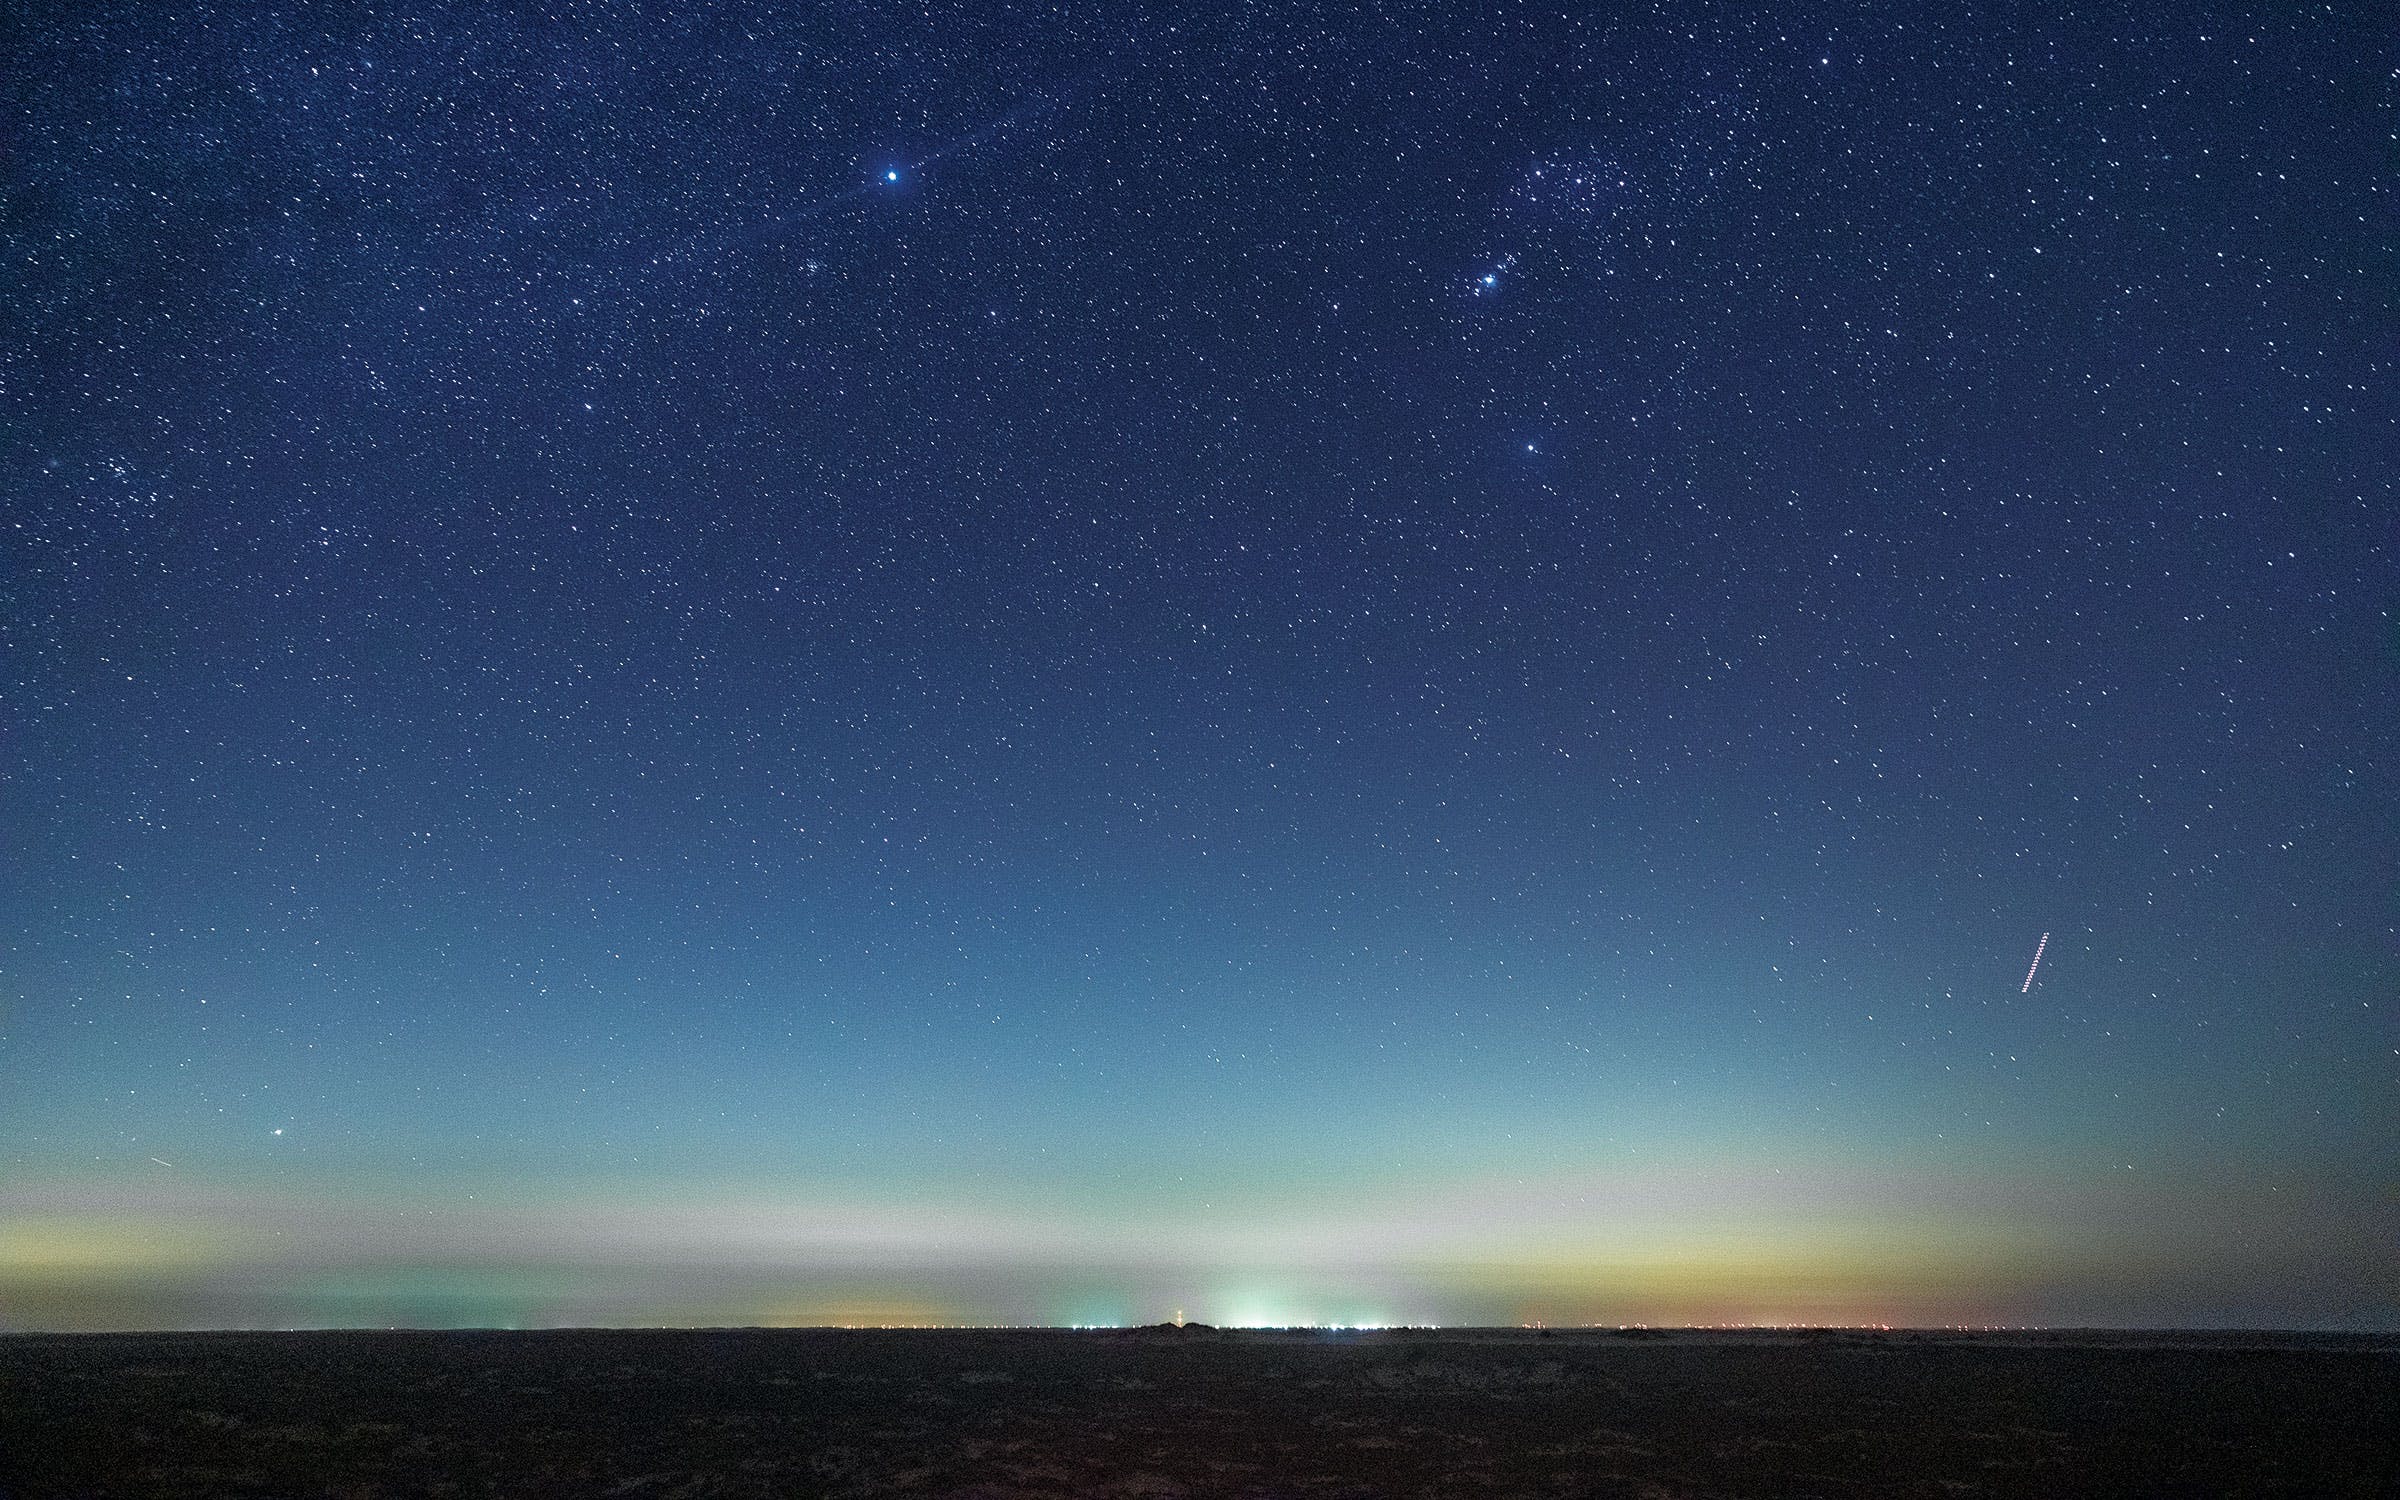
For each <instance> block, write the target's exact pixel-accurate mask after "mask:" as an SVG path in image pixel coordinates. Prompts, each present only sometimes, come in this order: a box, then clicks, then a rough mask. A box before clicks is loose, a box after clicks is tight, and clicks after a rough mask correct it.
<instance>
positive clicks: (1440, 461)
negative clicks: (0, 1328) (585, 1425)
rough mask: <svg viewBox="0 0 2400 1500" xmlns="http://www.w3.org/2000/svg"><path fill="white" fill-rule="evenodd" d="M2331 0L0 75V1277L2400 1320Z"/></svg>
mask: <svg viewBox="0 0 2400 1500" xmlns="http://www.w3.org/2000/svg"><path fill="white" fill-rule="evenodd" d="M2371 30H2372V28H2371V26H2370V25H2369V24H2368V22H2367V20H2366V17H2365V13H2364V12H2362V11H2358V10H2355V9H2349V8H2344V7H2340V6H2330V7H2318V8H2290V7H2286V8H2282V9H2258V10H2253V9H2242V8H2238V7H2222V6H2215V5H2203V6H2200V7H2198V8H2190V7H2174V8H2160V9H2158V10H2156V11H2155V12H2154V13H2151V14H2149V15H2147V16H2143V17H2136V18H2133V19H2131V20H2129V19H2128V18H2127V17H2125V16H2121V15H2112V16H2106V17H2102V16H2097V15H2078V14H2073V13H2068V14H2061V15H2055V16H2037V15H2031V14H2014V13H2012V14H2006V15H2002V14H1991V15H1985V14H1982V13H1979V12H1977V13H1969V12H1961V11H1957V10H1954V9H1945V8H1925V7H1896V8H1887V9H1860V8H1857V7H1848V6H1838V5H1825V4H1808V5H1802V6H1799V7H1796V8H1795V7H1789V6H1786V7H1777V8H1774V9H1773V11H1772V13H1769V12H1768V11H1764V10H1758V9H1754V8H1743V7H1736V6H1724V5H1702V6H1698V7H1694V6H1685V5H1673V6H1669V5H1660V6H1656V7H1649V8H1644V7H1631V8H1615V7H1601V8H1597V9H1593V8H1543V7H1539V6H1520V5H1507V6H1500V7H1489V6H1474V7H1446V6H1436V7H1430V8H1398V9H1377V8H1368V9H1367V10H1364V11H1352V10H1348V9H1339V10H1337V9H1334V8H1325V7H1317V6H1311V5H1294V6H1276V7H1268V8H1264V9H1263V10H1250V11H1243V12H1240V13H1238V14H1233V15H1228V16H1224V17H1219V18H1214V19H1200V20H1195V19H1190V18H1175V19H1170V18H1167V17H1166V16H1165V15H1164V14H1163V13H1153V12H1152V11H1151V10H1149V9H1148V8H1145V7H1134V8H1132V9H1126V8H1123V7H1116V6H1093V7H1088V8H1077V7H1049V6H1025V7H1008V6H993V5H976V6H962V7H955V8H950V9H947V10H942V11H940V12H939V13H938V14H937V13H933V12H925V13H916V12H911V13H902V12H897V11H884V10H878V9H874V8H868V7H847V6H835V7H819V6H803V7H792V6H763V5H761V6H750V5H726V6H719V7H712V8H708V9H705V10H697V11H695V10H692V9H690V8H685V7H651V6H643V5H628V4H595V5H580V4H577V5H568V4H557V5H548V6H537V7H533V8H530V9H526V10H521V11H517V10H512V11H509V12H507V13H505V14H504V13H502V12H501V11H499V10H497V9H495V8H492V7H488V6H480V5H444V4H437V5H434V6H432V7H429V8H428V7H419V8H417V9H414V10H401V9H393V8H389V7H381V6H368V7H364V8H362V9H358V10H355V11H352V10H345V11H343V12H341V13H340V14H339V16H338V17H337V16H335V15H334V14H333V13H330V12H322V11H319V10H316V9H312V8H308V7H295V6H290V5H272V4H270V5H241V6H229V5H223V4H216V3H210V0H200V3H195V4H192V5H186V6H168V7H99V8H95V9H90V10H80V9H77V8H72V7H64V8H54V9H53V10H52V11H50V12H47V13H45V14H44V15H42V16H41V17H39V18H37V19H35V20H34V21H33V22H32V24H30V25H28V26H21V27H19V28H17V29H16V30H15V31H14V32H13V33H12V40H11V41H10V43H9V47H10V49H11V53H12V54H13V55H12V62H13V63H14V64H15V65H16V66H15V68H14V70H13V71H15V72H16V73H17V75H18V76H19V77H21V78H22V79H24V80H25V82H24V83H23V84H22V85H21V86H20V87H18V88H17V89H15V90H14V91H13V92H12V98H11V103H10V106H9V107H10V109H11V111H12V115H13V117H12V120H11V125H10V135H11V139H12V144H11V146H10V149H9V151H8V153H7V154H6V157H5V160H0V188H4V190H5V194H6V198H5V201H6V202H7V203H8V205H9V211H8V212H7V213H6V214H5V215H0V257H4V263H5V265H6V267H7V270H6V273H5V274H6V283H5V286H4V287H0V324H4V325H5V329H4V334H0V411H4V412H5V425H6V430H7V431H8V433H9V437H10V441H9V444H8V453H9V458H8V464H7V468H6V471H5V472H6V485H7V501H6V507H5V512H6V528H5V531H4V532H0V547H4V548H5V553H4V554H0V555H4V556H5V569H4V571H5V580H6V590H7V599H8V605H9V607H8V608H7V610H6V611H4V612H0V647H4V648H5V654H4V656H0V671H4V673H5V676H4V677H0V705H4V707H0V712H4V713H5V715H6V725H7V732H6V735H5V739H4V740H0V778H4V779H0V820H4V821H5V827H6V832H7V835H8V841H9V844H10V848H11V851H12V854H11V858H10V859H9V860H8V861H7V862H6V868H5V873H0V895H4V899H5V903H6V908H7V910H9V911H10V912H11V913H12V914H13V915H14V917H15V920H13V921H12V922H11V923H10V924H9V928H10V931H9V935H8V937H7V938H6V939H5V942H6V948H5V954H6V970H7V992H6V996H5V1010H0V1223H5V1222H7V1221H14V1222H16V1223H17V1224H20V1225H22V1226H26V1227H24V1228H22V1229H21V1230H18V1231H10V1230H8V1229H5V1228H0V1293H6V1294H8V1295H7V1297H5V1298H0V1305H5V1304H7V1303H13V1304H14V1305H16V1306H19V1307H25V1308H30V1309H32V1310H31V1311H29V1312H25V1313H9V1314H0V1316H6V1317H10V1318H16V1319H21V1320H23V1321H24V1322H25V1323H26V1324H27V1325H28V1326H78V1327H80V1326H124V1325H127V1324H129V1323H130V1324H137V1325H138V1324H142V1323H151V1324H156V1323H160V1322H167V1323H175V1322H192V1321H201V1322H205V1321H209V1320H212V1319H214V1320H219V1321H226V1320H230V1321H253V1322H263V1323H270V1324H275V1323H285V1322H290V1321H294V1320H304V1321H308V1320H313V1321H336V1322H339V1321H352V1320H364V1321H369V1322H388V1321H394V1320H421V1319H429V1320H437V1321H438V1320H443V1319H465V1320H469V1321H495V1320H503V1321H504V1320H529V1321H540V1320H558V1319H571V1318H578V1317H579V1318H584V1319H587V1320H589V1319H603V1320H615V1321H637V1322H638V1321H674V1320H678V1319H697V1320H700V1321H740V1320H749V1321H770V1320H774V1319H778V1318H783V1319H790V1318H798V1319H801V1320H804V1321H805V1320H812V1319H813V1320H820V1321H822V1320H837V1319H836V1314H837V1313H838V1312H839V1310H840V1308H841V1307H843V1306H847V1305H851V1304H852V1303H858V1304H860V1305H864V1304H865V1303H873V1304H875V1305H879V1306H880V1305H889V1304H894V1303H900V1304H905V1305H908V1306H911V1307H918V1308H924V1309H931V1310H932V1311H929V1312H927V1314H926V1315H927V1316H928V1317H932V1316H935V1315H936V1314H937V1313H938V1315H939V1316H941V1317H944V1318H950V1319H954V1320H965V1321H994V1320H998V1321H1090V1320H1092V1318H1091V1316H1089V1315H1088V1309H1089V1308H1091V1307H1094V1306H1100V1307H1105V1308H1112V1309H1116V1310H1117V1312H1118V1313H1120V1314H1121V1315H1122V1316H1125V1317H1129V1318H1138V1319H1144V1320H1154V1319H1155V1318H1157V1317H1161V1316H1164V1315H1165V1312H1166V1310H1167V1309H1170V1308H1172V1307H1174V1306H1188V1307H1190V1308H1191V1309H1192V1312H1193V1315H1194V1316H1196V1317H1198V1316H1214V1317H1217V1318H1218V1319H1219V1320H1221V1321H1233V1320H1235V1318H1234V1316H1233V1314H1232V1313H1231V1312H1228V1311H1226V1310H1225V1309H1228V1308H1232V1307H1233V1306H1234V1305H1235V1304H1237V1303H1239V1304H1241V1305H1243V1306H1265V1305H1270V1304H1271V1305H1272V1306H1274V1307H1276V1308H1282V1309H1289V1310H1293V1311H1294V1315H1295V1316H1299V1315H1302V1314H1308V1313H1311V1312H1312V1310H1313V1311H1314V1312H1317V1313H1322V1314H1323V1315H1325V1316H1328V1317H1331V1316H1335V1315H1337V1314H1338V1315H1339V1316H1341V1317H1344V1318H1348V1319H1352V1320H1357V1319H1360V1318H1365V1317H1367V1316H1369V1315H1378V1316H1384V1317H1389V1318H1393V1319H1398V1318H1413V1319H1417V1320H1422V1321H1439V1322H1459V1321H1477V1320H1497V1321H1516V1320H1518V1318H1519V1317H1520V1316H1528V1317H1530V1316H1539V1317H1544V1318H1547V1319H1551V1320H1554V1321H1557V1320H1568V1319H1572V1318H1574V1317H1577V1316H1585V1315H1588V1316H1591V1317H1612V1318H1613V1317H1617V1316H1626V1317H1647V1318H1662V1317H1690V1318H1695V1319H1713V1318H1715V1317H1717V1316H1720V1315H1723V1316H1741V1317H1759V1318H1775V1317H1785V1316H1790V1317H1808V1318H1811V1319H1818V1318H1823V1319H1858V1320H1865V1321H1894V1320H1902V1319H1905V1320H1916V1321H1988V1320H2042V1321H2081V1322H2090V1323H2121V1322H2215V1323H2226V1322H2273V1323H2309V1324H2343V1325H2381V1326H2389V1325H2390V1324H2391V1322H2392V1321H2393V1318H2394V1311H2393V1303H2392V1301H2391V1298H2390V1287H2391V1284H2392V1283H2391V1279H2390V1274H2389V1273H2390V1265H2391V1262H2390V1245H2391V1236H2392V1232H2393V1229H2394V1223H2393V1219H2392V1210H2391V1205H2390V1200H2389V1195H2388V1191H2387V1188H2386V1184H2387V1182H2388V1168H2389V1163H2390V1161H2391V1159H2392V1153H2393V1150H2394V1149H2395V1147H2400V1140H2395V1136H2394V1130H2393V1126H2392V1121H2393V1120H2394V1119H2400V1112H2395V1110H2394V1109H2393V1107H2392V1106H2393V1104H2394V1098H2393V1084H2394V1063H2395V1059H2396V1057H2400V1048H2396V1046H2395V1041H2396V1038H2395V1034H2394V1032H2393V1030H2392V1022H2391V1018H2390V1010H2389V1001H2390V997H2391V996H2392V995H2393V994H2394V993H2395V992H2396V989H2400V945H2396V944H2395V940H2394V925H2393V912H2392V907H2391V902H2390V879H2389V854H2390V848H2391V840H2392V834H2393V832H2394V830H2395V828H2400V819H2396V818H2395V812H2396V811H2400V800H2396V799H2395V795H2394V791H2393V786H2394V782H2393V778H2392V774H2391V773H2392V770H2393V766H2394V756H2393V750H2394V744H2393V739H2394V728H2395V723H2396V722H2400V721H2395V719H2394V718H2393V716H2392V714H2391V712H2390V705H2391V702H2392V701H2393V690H2394V681H2393V668H2394V665H2395V661H2396V660H2400V656H2396V648H2395V645H2394V642H2395V640H2396V639H2400V638H2396V637H2395V635H2394V627H2393V623H2392V618H2391V613H2390V611H2391V607H2392V599H2393V588H2392V579H2393V577H2394V571H2393V561H2394V559H2393V556H2392V537H2391V515H2392V505H2393V499H2394V496H2393V480H2394V470H2395V465H2394V462H2393V455H2394V454H2395V453H2400V442H2396V441H2395V439H2396V437H2400V434H2396V433H2395V421H2394V418H2395V409H2394V403H2393V399H2392V382H2391V376H2392V363H2391V356H2392V350H2393V349H2394V348H2395V347H2400V345H2396V344H2395V341H2394V335H2395V333H2396V332H2400V328H2396V327H2395V319H2394V317H2393V313H2392V304H2391V293H2390V285H2391V283H2390V266H2391V258H2392V253H2393V244H2392V227H2393V219H2392V213H2391V192H2390V183H2389V174H2388V170H2387V166H2388V163H2386V162H2385V161H2384V159H2383V158H2382V156H2381V155H2380V153H2382V152H2383V151H2384V150H2385V148H2386V147H2387V146H2388V141H2386V140H2385V139H2384V136H2385V135H2386V134H2387V133H2386V132H2383V131H2381V130H2379V129H2377V128H2376V127H2375V124H2374V119H2375V112H2376V110H2377V108H2378V107H2379V106H2380V104H2381V102H2383V101H2384V99H2385V91H2386V89H2387V86H2388V79H2386V78H2384V77H2382V76H2380V75H2378V74H2377V73H2376V72H2375V70H2374V66H2373V64H2372V62H2371V56H2372V54H2373V52H2374V50H2375V49H2374V48H2373V47H2372V46H2371V45H2369V40H2370V39H2369V37H2368V35H2367V33H2368V32H2370V31H2371ZM2043 933H2048V934H2050V939H2049V942H2048V945H2047V948H2046V954H2045V957H2044V959H2043V961H2042V965H2041V969H2040V973H2039V976H2038V978H2037V979H2036V980H2035V982H2033V983H2032V984H2031V986H2030V988H2029V989H2026V990H2025V991H2023V992H2020V990H2019V981H2020V979H2022V978H2023V977H2024V976H2025V973H2026V963H2027V960H2028V958H2029V957H2030V956H2031V955H2032V952H2033V950H2034V946H2035V943H2036V940H2037V938H2039V936H2040V935H2041V934H2043ZM511 1205H516V1206H518V1209H517V1210H512V1208H511ZM519 1210H521V1211H519ZM346 1223H355V1224H359V1225H363V1226H367V1227H365V1228H361V1229H359V1230H358V1231H357V1232H356V1233H351V1232H348V1231H344V1230H341V1229H339V1228H338V1227H331V1226H338V1225H340V1224H346ZM577 1224H584V1225H586V1226H587V1228H588V1229H589V1235H588V1236H586V1237H584V1238H579V1237H578V1234H577V1232H576V1231H575V1230H574V1228H573V1226H574V1225H577ZM845 1224H846V1225H850V1226H853V1231H854V1232H843V1231H840V1230H839V1229H837V1228H835V1227H829V1226H838V1225H845ZM278 1237H280V1238H278ZM278 1243H280V1244H283V1245H286V1246H290V1247H297V1248H292V1249H289V1250H288V1251H278V1250H276V1249H275V1248H274V1246H275V1245H276V1244H278ZM1077 1246H1082V1247H1085V1248H1084V1250H1083V1251H1082V1252H1080V1256H1079V1252H1077V1251H1076V1249H1075V1248H1074V1247H1077ZM403 1263H404V1264H405V1265H407V1266H409V1267H414V1268H416V1269H415V1270H412V1271H410V1272H409V1273H408V1274H409V1276H411V1277H416V1278H418V1279H416V1280H407V1279H406V1278H400V1277H399V1276H398V1273H396V1272H393V1271H391V1269H390V1268H391V1267H392V1266H394V1265H400V1264H403ZM529 1265H530V1266H537V1267H538V1268H539V1269H540V1274H539V1275H530V1274H524V1273H523V1268H524V1267H526V1266H529ZM693 1265H705V1266H707V1267H711V1268H713V1269H712V1270H711V1271H710V1273H709V1274H710V1275H712V1276H715V1277H717V1278H718V1280H717V1281H715V1282H711V1283H710V1287H711V1288H712V1289H711V1290H709V1291H708V1293H707V1296H706V1297H705V1298H702V1299H701V1300H699V1301H679V1300H677V1299H678V1298H679V1297H681V1296H682V1295H683V1294H682V1293H679V1292H673V1291H671V1290H670V1289H671V1288H672V1287H673V1286H674V1285H676V1284H678V1283H676V1281H675V1275H676V1274H677V1273H674V1272H671V1271H666V1270H657V1269H656V1268H657V1267H677V1266H682V1267H689V1266H693ZM429 1266H430V1267H435V1268H439V1269H438V1270H437V1271H436V1272H426V1271H425V1270H424V1268H425V1267H429ZM495 1268H497V1269H495ZM427 1274H436V1275H439V1276H448V1277H450V1278H452V1280H451V1281H449V1282H444V1283H443V1285H444V1286H450V1287H453V1288H454V1289H456V1294H455V1296H453V1295H452V1293H451V1292H449V1291H438V1292H436V1293H432V1294H427V1293H424V1292H423V1291H422V1286H423V1282H422V1277H423V1276H424V1275H427ZM403 1281H406V1285H407V1286H408V1287H412V1288H416V1290H408V1291H402V1290H394V1288H395V1287H400V1286H401V1285H402V1282H403ZM329 1286H331V1287H334V1288H336V1290H331V1291H329V1290H327V1289H326V1288H327V1287H329ZM495 1287H497V1288H499V1290H494V1288H495ZM362 1288H363V1290H362ZM529 1288H530V1289H529ZM694 1295H695V1296H698V1295H699V1294H697V1293H695V1294H694ZM1211 1298H1215V1299H1217V1303H1216V1305H1212V1304H1211V1301H1210V1299H1211ZM710 1299H713V1300H710ZM844 1299H850V1301H848V1302H845V1301H844Z"/></svg>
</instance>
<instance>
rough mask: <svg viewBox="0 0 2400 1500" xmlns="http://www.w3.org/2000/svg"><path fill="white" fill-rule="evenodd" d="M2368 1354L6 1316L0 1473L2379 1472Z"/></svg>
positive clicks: (1872, 1342) (130, 1482)
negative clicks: (216, 1322)
mask: <svg viewBox="0 0 2400 1500" xmlns="http://www.w3.org/2000/svg"><path fill="white" fill-rule="evenodd" d="M2396 1375H2400V1341H2395V1340H2394V1339H2392V1338H2388V1337H2381V1336H2339V1335H2274V1334H2226V1333H2202V1334H2107V1333H2039V1334H2033V1333H1953V1332H1922V1333H1918V1332H1876V1331H1825V1330H1809V1331H1789V1332H1776V1331H1740V1332H1722V1333H1716V1332H1691V1333H1682V1332H1678V1333H1671V1334H1662V1333H1658V1332H1655V1331H1649V1330H1631V1331H1620V1330H1585V1329H1559V1330H1542V1331H1535V1330H1518V1329H1487V1330H1448V1329H1445V1330H1385V1331H1374V1332H1330V1331H1292V1332H1238V1333H1237V1332H1223V1331H1217V1330H1209V1329H1199V1328H1193V1329H1185V1330H1176V1329H1172V1328H1160V1329H1136V1330H1094V1331H1064V1330H1022V1331H1006V1330H770V1329H758V1330H744V1329H727V1330H703V1331H663V1330H662V1331H597V1330H593V1331H586V1330H561V1331H547V1332H399V1331H395V1332H302V1333H190V1334H97V1335H42V1334H21V1335H15V1336H10V1337H5V1338H0V1495H5V1496H6V1497H8V1500H50V1497H64V1496H77V1497H82V1496H91V1497H100V1496H148V1497H176V1500H182V1497H203V1496H205V1497H211V1500H215V1497H237V1496H238V1497H283V1496H318V1495H325V1496H345V1497H357V1500H366V1497H383V1496H506V1497H529V1500H531V1497H550V1496H611V1497H627V1500H701V1497H767V1496H802V1497H825V1500H848V1497H865V1496H887V1495H888V1496H925V1497H935V1496H939V1497H954V1500H1035V1497H1050V1496H1112V1497H1136V1496H1140V1497H1152V1500H1160V1497H1176V1496H1193V1497H1199V1496H1229V1497H1244V1500H1268V1497H1278V1500H1296V1497H1325V1500H1366V1497H1383V1496H1391V1497H1398V1496H1427V1497H1431V1496H1495V1497H1497V1496H1520V1495H1522V1496H1559V1497H1566V1496H1620V1495H1622V1496H1648V1497H1666V1496H1737V1495H1738V1496H1750V1495H1759V1496H1767V1495H1772V1496H1811V1495H1815V1496H1904V1495H1905V1496H1916V1495H1926V1496H2013V1495H2045V1496H2054V1495H2078V1494H2092V1495H2102V1494H2105V1495H2294V1496H2302V1495H2305V1496H2343V1495H2357V1496H2365V1495H2388V1494H2393V1493H2396V1492H2400V1466H2396V1462H2395V1459H2394V1457H2393V1455H2394V1454H2395V1453H2400V1444H2395V1443H2394V1442H2393V1439H2394V1437H2395V1435H2396V1434H2400V1421H2396V1420H2395V1419H2396V1418H2400V1400H2396V1399H2395V1397H2396V1396H2400V1380H2396V1379H2395V1376H2396Z"/></svg>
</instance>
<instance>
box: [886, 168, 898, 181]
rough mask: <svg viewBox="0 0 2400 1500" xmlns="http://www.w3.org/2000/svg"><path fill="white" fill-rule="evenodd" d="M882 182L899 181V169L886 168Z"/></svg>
mask: <svg viewBox="0 0 2400 1500" xmlns="http://www.w3.org/2000/svg"><path fill="white" fill-rule="evenodd" d="M883 180H884V181H886V182H898V181H899V180H900V169H899V168H898V167H886V168H885V169H884V173H883Z"/></svg>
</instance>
